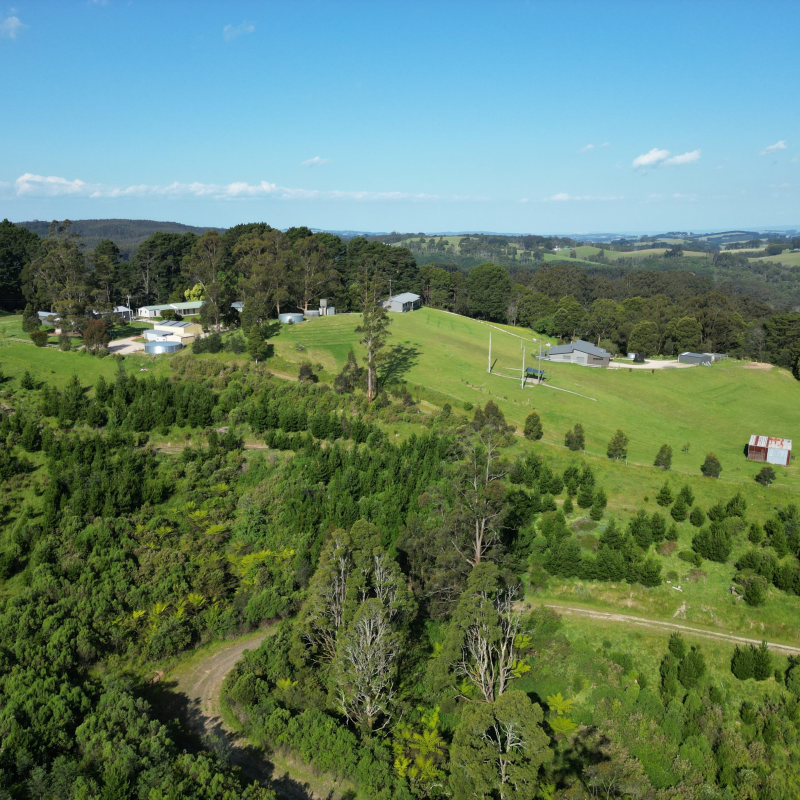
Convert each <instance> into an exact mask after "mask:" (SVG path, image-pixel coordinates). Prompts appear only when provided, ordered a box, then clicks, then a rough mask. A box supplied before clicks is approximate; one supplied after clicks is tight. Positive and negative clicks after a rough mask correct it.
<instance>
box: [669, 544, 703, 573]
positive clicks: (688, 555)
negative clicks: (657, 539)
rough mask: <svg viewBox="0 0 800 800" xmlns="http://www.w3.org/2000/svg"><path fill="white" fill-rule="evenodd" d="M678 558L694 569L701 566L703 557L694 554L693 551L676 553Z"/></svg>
mask: <svg viewBox="0 0 800 800" xmlns="http://www.w3.org/2000/svg"><path fill="white" fill-rule="evenodd" d="M673 541H675V540H673ZM678 558H679V559H680V560H681V561H686V562H687V563H689V564H694V566H695V567H700V566H702V564H703V557H702V556H701V555H700V553H696V552H695V551H694V550H681V551H680V552H679V553H678Z"/></svg>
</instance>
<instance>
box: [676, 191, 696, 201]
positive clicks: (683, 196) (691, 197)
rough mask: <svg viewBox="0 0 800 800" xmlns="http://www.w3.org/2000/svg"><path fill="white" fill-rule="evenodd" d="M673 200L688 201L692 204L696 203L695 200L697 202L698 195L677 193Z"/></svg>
mask: <svg viewBox="0 0 800 800" xmlns="http://www.w3.org/2000/svg"><path fill="white" fill-rule="evenodd" d="M672 199H673V200H688V201H690V202H694V201H695V200H697V195H696V194H682V193H681V192H675V193H674V194H673V195H672Z"/></svg>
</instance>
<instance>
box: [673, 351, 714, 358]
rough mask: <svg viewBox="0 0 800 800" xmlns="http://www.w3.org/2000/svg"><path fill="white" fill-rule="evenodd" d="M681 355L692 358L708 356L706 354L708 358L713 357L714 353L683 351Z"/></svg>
mask: <svg viewBox="0 0 800 800" xmlns="http://www.w3.org/2000/svg"><path fill="white" fill-rule="evenodd" d="M681 355H682V356H691V357H692V358H706V356H707V357H708V358H711V356H712V355H713V354H712V353H689V352H686V353H681Z"/></svg>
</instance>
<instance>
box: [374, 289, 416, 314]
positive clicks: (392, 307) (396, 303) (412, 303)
mask: <svg viewBox="0 0 800 800" xmlns="http://www.w3.org/2000/svg"><path fill="white" fill-rule="evenodd" d="M419 306H420V296H419V295H418V294H414V293H413V292H403V293H402V294H396V295H393V296H392V297H390V298H389V299H388V300H384V302H383V307H384V308H385V309H386V310H387V311H400V312H403V311H414V310H415V309H417V308H419Z"/></svg>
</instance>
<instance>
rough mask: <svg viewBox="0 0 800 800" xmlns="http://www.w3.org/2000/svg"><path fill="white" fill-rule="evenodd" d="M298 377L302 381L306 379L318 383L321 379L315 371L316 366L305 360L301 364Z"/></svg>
mask: <svg viewBox="0 0 800 800" xmlns="http://www.w3.org/2000/svg"><path fill="white" fill-rule="evenodd" d="M298 378H299V379H300V380H301V381H306V382H308V383H317V382H318V381H319V377H318V376H317V374H316V373H315V372H314V367H313V366H312V365H311V363H310V362H308V361H303V362H302V363H301V364H300V370H299V372H298Z"/></svg>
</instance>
